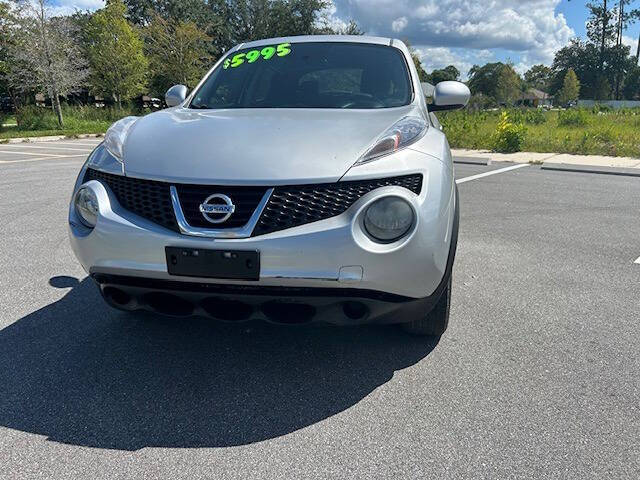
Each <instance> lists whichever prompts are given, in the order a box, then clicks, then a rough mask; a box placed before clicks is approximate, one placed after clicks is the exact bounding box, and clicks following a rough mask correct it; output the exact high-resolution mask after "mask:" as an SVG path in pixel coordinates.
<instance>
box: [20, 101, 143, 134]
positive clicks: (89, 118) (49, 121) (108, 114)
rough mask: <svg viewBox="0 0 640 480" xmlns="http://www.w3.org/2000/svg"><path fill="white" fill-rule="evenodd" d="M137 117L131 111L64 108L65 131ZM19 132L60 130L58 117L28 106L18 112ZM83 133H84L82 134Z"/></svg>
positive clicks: (46, 110) (51, 111) (42, 108)
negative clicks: (127, 117) (128, 116)
mask: <svg viewBox="0 0 640 480" xmlns="http://www.w3.org/2000/svg"><path fill="white" fill-rule="evenodd" d="M127 115H136V112H133V111H132V110H131V109H125V108H123V109H122V110H118V109H116V108H96V107H93V106H83V105H81V106H64V107H62V118H63V119H64V130H82V129H87V130H95V129H97V128H98V127H100V126H109V125H110V124H111V123H113V122H115V121H116V120H118V119H120V118H122V117H124V116H127ZM16 120H17V122H18V130H22V131H30V130H31V131H33V130H47V131H48V130H60V126H59V125H58V117H57V116H56V114H55V113H54V112H53V110H51V109H50V108H44V107H36V106H33V105H31V106H26V107H22V108H20V109H19V110H18V111H17V112H16ZM81 133H83V132H81Z"/></svg>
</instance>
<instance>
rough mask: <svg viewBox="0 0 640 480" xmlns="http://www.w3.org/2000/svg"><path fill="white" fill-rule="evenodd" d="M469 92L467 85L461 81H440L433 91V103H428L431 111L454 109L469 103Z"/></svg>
mask: <svg viewBox="0 0 640 480" xmlns="http://www.w3.org/2000/svg"><path fill="white" fill-rule="evenodd" d="M470 98H471V92H470V91H469V87H467V86H466V85H465V84H464V83H461V82H452V81H447V82H440V83H439V84H437V85H436V88H435V90H434V92H433V104H431V105H428V108H429V110H430V111H432V112H439V111H442V110H456V109H458V108H463V107H464V106H466V105H467V103H469V99H470Z"/></svg>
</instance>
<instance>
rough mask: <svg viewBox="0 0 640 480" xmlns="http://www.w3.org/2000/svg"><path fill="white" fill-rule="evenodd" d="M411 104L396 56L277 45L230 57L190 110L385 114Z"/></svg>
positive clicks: (354, 48)
mask: <svg viewBox="0 0 640 480" xmlns="http://www.w3.org/2000/svg"><path fill="white" fill-rule="evenodd" d="M410 101H411V87H410V82H409V72H408V70H407V65H406V62H405V60H404V57H403V55H402V53H401V52H400V50H398V49H396V48H392V47H389V46H386V45H371V44H363V43H281V44H274V45H267V46H261V47H256V48H248V49H243V50H238V51H236V52H233V53H232V54H231V55H229V57H227V58H226V59H225V61H224V62H223V64H222V65H221V66H220V67H219V68H217V69H216V70H215V71H214V72H213V73H212V74H211V75H210V76H209V78H207V80H206V81H205V83H204V84H203V85H202V87H200V89H199V90H198V91H197V92H196V94H195V96H194V97H193V100H192V102H191V105H190V107H191V108H365V109H371V108H388V107H398V106H402V105H407V104H408V103H409V102H410Z"/></svg>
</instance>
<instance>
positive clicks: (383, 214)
mask: <svg viewBox="0 0 640 480" xmlns="http://www.w3.org/2000/svg"><path fill="white" fill-rule="evenodd" d="M414 220H415V218H414V213H413V208H411V205H409V203H408V202H407V201H406V200H404V199H402V198H400V197H383V198H381V199H380V200H376V201H375V202H373V203H372V204H371V205H369V208H367V211H366V212H365V215H364V228H366V230H367V233H368V234H369V235H371V237H373V238H374V239H375V240H377V241H379V242H383V243H390V242H394V241H396V240H398V239H400V238H402V237H404V236H405V235H406V234H407V232H408V231H409V229H410V228H411V225H413V222H414Z"/></svg>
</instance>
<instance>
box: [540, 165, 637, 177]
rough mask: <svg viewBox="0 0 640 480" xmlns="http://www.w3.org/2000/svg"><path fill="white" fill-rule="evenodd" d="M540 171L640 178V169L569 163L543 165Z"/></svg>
mask: <svg viewBox="0 0 640 480" xmlns="http://www.w3.org/2000/svg"><path fill="white" fill-rule="evenodd" d="M540 170H552V171H558V172H574V173H598V174H601V175H618V176H624V177H640V168H621V167H600V166H593V165H573V164H568V163H547V162H545V163H543V164H542V166H541V167H540Z"/></svg>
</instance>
